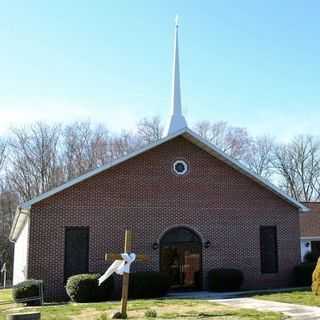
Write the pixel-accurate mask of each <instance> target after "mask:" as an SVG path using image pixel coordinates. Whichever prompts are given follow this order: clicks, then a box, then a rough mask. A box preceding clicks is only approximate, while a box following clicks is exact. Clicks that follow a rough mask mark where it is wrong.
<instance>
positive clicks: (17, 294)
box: [12, 279, 42, 306]
mask: <svg viewBox="0 0 320 320" xmlns="http://www.w3.org/2000/svg"><path fill="white" fill-rule="evenodd" d="M41 283H42V281H41V280H34V279H30V280H26V281H23V282H20V283H18V284H17V285H15V286H14V287H13V289H12V296H13V300H14V301H15V302H17V303H18V302H25V303H26V305H27V306H37V305H40V304H41V299H40V295H41V292H40V290H41ZM38 297H39V298H38ZM31 298H36V299H34V300H30V301H26V300H28V299H31Z"/></svg>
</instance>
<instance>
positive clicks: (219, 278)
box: [208, 269, 243, 292]
mask: <svg viewBox="0 0 320 320" xmlns="http://www.w3.org/2000/svg"><path fill="white" fill-rule="evenodd" d="M242 283H243V273H242V271H240V270H238V269H212V270H210V271H209V272H208V287H209V290H210V291H218V292H225V291H238V290H240V288H241V286H242Z"/></svg>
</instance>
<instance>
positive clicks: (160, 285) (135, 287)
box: [129, 271, 169, 299]
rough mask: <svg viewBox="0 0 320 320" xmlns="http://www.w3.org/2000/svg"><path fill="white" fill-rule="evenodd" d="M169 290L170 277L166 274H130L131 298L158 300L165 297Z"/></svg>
mask: <svg viewBox="0 0 320 320" xmlns="http://www.w3.org/2000/svg"><path fill="white" fill-rule="evenodd" d="M168 289H169V276H168V275H167V274H166V273H162V272H153V271H152V272H135V273H131V274H130V284H129V297H130V298H133V299H141V298H158V297H162V296H164V295H165V294H166V293H167V291H168Z"/></svg>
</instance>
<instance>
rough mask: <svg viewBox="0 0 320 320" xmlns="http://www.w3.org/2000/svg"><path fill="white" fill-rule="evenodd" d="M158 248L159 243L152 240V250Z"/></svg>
mask: <svg viewBox="0 0 320 320" xmlns="http://www.w3.org/2000/svg"><path fill="white" fill-rule="evenodd" d="M158 248H159V243H158V242H154V243H153V244H152V249H153V250H157V249H158Z"/></svg>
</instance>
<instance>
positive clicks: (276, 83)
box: [0, 0, 320, 140]
mask: <svg viewBox="0 0 320 320" xmlns="http://www.w3.org/2000/svg"><path fill="white" fill-rule="evenodd" d="M319 11H320V2H319V1H289V0H282V1H276V0H272V1H271V0H270V1H256V0H255V1H236V0H234V1H209V0H208V1H187V0H185V1H164V0H162V1H139V0H137V1H106V0H101V1H98V0H97V1H80V0H78V1H62V0H61V1H60V0H56V1H49V0H47V1H45V0H42V1H33V0H29V1H22V0H21V1H15V2H12V1H6V0H5V1H1V3H0V133H5V132H6V131H7V129H8V128H9V127H10V126H12V125H16V124H22V123H28V122H31V121H33V120H45V121H51V122H61V121H63V122H70V121H73V120H85V119H91V120H92V121H95V122H102V123H105V124H106V125H107V126H108V127H109V128H110V129H111V130H113V131H119V130H120V129H121V128H125V129H131V128H133V127H134V124H135V122H136V121H137V119H139V118H141V117H143V116H147V117H150V116H153V115H160V116H161V118H162V119H164V120H166V119H167V117H168V114H169V113H170V96H171V69H172V49H173V32H174V18H175V15H176V14H179V17H180V63H181V82H182V104H183V108H184V113H185V115H186V118H187V120H188V123H189V124H190V125H192V124H193V123H195V122H196V121H198V120H202V119H209V120H212V121H219V120H226V121H228V122H229V123H230V124H232V125H236V126H243V127H247V128H248V130H249V132H250V133H252V134H254V135H259V134H264V133H266V134H269V135H272V136H276V137H278V138H279V139H281V140H286V139H289V138H290V137H292V136H293V135H295V134H299V133H310V134H319V133H320V126H319V122H320V108H319V106H320V94H319V83H320V52H319V51H320V40H319V39H320V24H319Z"/></svg>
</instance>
